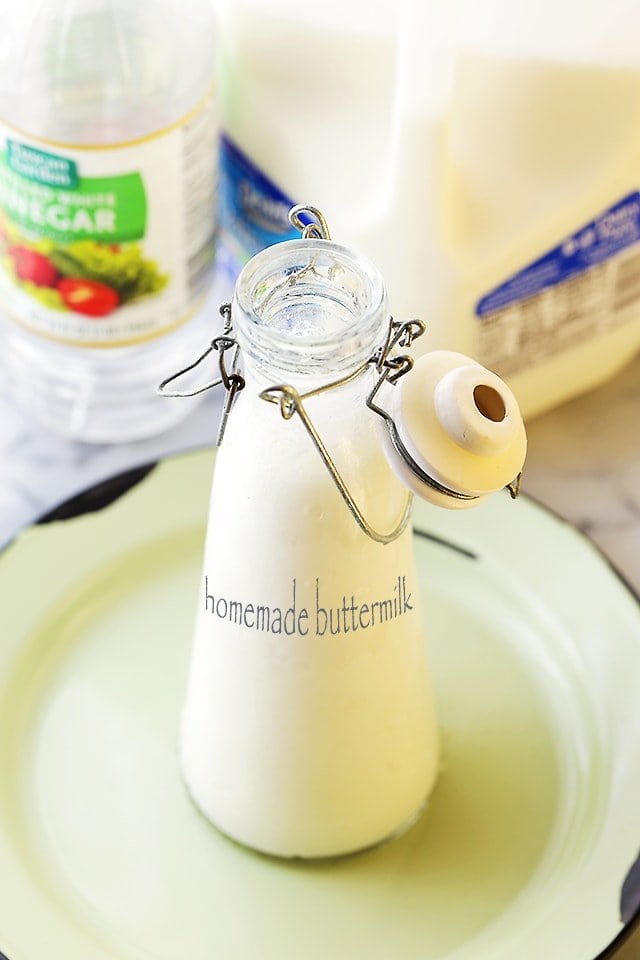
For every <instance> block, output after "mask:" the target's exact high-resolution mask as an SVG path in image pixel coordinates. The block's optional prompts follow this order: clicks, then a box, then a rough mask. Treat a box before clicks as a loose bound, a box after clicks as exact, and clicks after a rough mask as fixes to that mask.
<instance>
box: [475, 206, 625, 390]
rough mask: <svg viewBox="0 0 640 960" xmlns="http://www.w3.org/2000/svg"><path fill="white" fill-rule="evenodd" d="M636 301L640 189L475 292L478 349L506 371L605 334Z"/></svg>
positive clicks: (481, 355) (488, 362) (480, 356)
mask: <svg viewBox="0 0 640 960" xmlns="http://www.w3.org/2000/svg"><path fill="white" fill-rule="evenodd" d="M638 309H640V193H638V192H637V191H636V192H634V193H630V194H628V196H626V197H623V198H622V200H619V201H618V202H617V203H615V204H614V205H613V206H611V207H609V208H608V209H607V210H605V211H604V212H603V213H601V214H599V216H597V217H595V219H593V220H590V221H589V223H587V224H585V225H584V226H583V227H581V228H580V229H579V230H576V232H575V233H572V234H570V235H569V236H567V237H566V238H565V239H564V240H563V241H562V243H560V244H558V246H557V247H554V248H553V249H552V250H550V251H549V252H548V253H545V254H544V256H542V257H540V258H539V259H537V260H534V262H533V263H531V264H529V266H527V267H525V268H524V269H523V270H520V271H518V273H515V274H514V275H513V276H512V277H509V279H508V280H506V281H505V282H504V283H501V284H500V286H497V287H494V289H493V290H491V291H490V292H489V293H487V294H485V295H484V296H483V297H481V298H480V300H478V302H477V304H476V308H475V312H476V316H477V317H478V318H479V320H480V321H481V322H480V324H479V325H478V331H477V333H478V341H477V351H476V353H477V356H478V359H479V360H481V362H482V363H484V364H486V366H488V367H491V368H492V369H494V370H495V371H496V372H497V373H500V374H501V375H502V376H507V375H509V374H512V373H515V372H517V371H518V370H521V369H524V368H525V367H528V366H533V365H535V364H537V363H540V362H542V361H544V360H546V359H547V358H549V357H551V356H553V355H555V354H558V353H561V352H562V351H564V350H569V349H571V348H572V347H574V346H575V345H576V344H578V343H584V342H586V341H587V340H589V339H590V338H592V337H595V336H601V335H604V334H605V333H607V332H609V331H610V330H612V329H613V328H614V327H617V326H620V325H622V324H624V323H627V322H629V321H631V320H633V319H634V317H635V316H637V313H638Z"/></svg>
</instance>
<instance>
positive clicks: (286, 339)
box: [232, 239, 387, 373]
mask: <svg viewBox="0 0 640 960" xmlns="http://www.w3.org/2000/svg"><path fill="white" fill-rule="evenodd" d="M318 260H323V261H325V262H326V261H333V262H334V264H335V265H336V266H337V267H339V268H341V269H343V270H344V271H346V273H347V274H349V275H350V277H351V279H352V280H353V281H354V283H359V284H360V289H359V292H360V294H361V301H362V302H360V303H358V304H357V305H356V304H355V303H354V306H352V307H351V308H349V307H348V305H347V306H345V304H344V303H342V304H341V307H342V308H343V309H342V313H343V314H344V315H345V316H346V319H345V322H344V323H343V324H342V325H341V326H340V327H339V328H337V329H333V330H328V331H324V332H322V331H321V332H319V333H308V332H306V331H301V330H297V331H291V330H287V329H283V328H282V327H280V326H278V325H277V324H273V323H267V322H265V312H266V311H265V310H263V309H262V308H261V306H260V305H259V295H260V291H262V293H264V289H265V287H268V284H269V281H270V280H273V278H274V277H277V276H279V275H280V276H281V277H282V281H281V284H280V286H290V287H291V288H293V286H294V284H295V279H294V282H293V283H290V282H289V280H290V278H292V277H293V278H295V276H296V270H297V271H298V273H299V274H300V275H301V276H303V274H304V271H305V269H307V268H310V267H312V266H313V265H315V264H316V263H317V261H318ZM305 264H306V267H305ZM288 271H290V272H288ZM318 276H319V275H318ZM323 280H324V287H323V285H322V284H319V290H318V295H319V296H322V295H323V294H322V289H324V291H325V293H326V294H328V293H329V292H330V291H331V280H327V279H326V278H323ZM277 289H278V288H277V286H275V287H273V288H272V291H273V290H276V291H277ZM335 289H336V290H337V289H338V287H337V286H336V287H335ZM340 289H342V288H340ZM343 292H344V290H343ZM265 299H267V298H265ZM343 299H345V298H343ZM346 299H348V296H346ZM355 299H356V298H355V294H354V300H355ZM282 303H284V296H283V297H282ZM349 314H350V316H349ZM232 317H233V324H234V330H235V332H236V333H237V334H239V339H240V341H241V343H242V346H243V350H244V351H245V352H246V353H247V354H248V355H249V357H250V358H251V359H253V360H254V361H257V362H258V363H260V362H265V361H266V362H267V363H269V365H270V366H271V365H274V366H276V367H277V368H280V369H283V370H292V369H297V370H298V371H299V372H301V373H303V372H306V371H308V370H315V371H319V370H321V369H327V368H331V369H332V371H333V370H336V371H337V370H344V369H346V368H355V367H356V366H357V365H359V364H361V363H364V362H365V361H366V360H367V359H368V358H369V357H370V356H371V353H372V352H373V349H374V347H375V346H376V345H377V344H378V343H379V342H380V338H381V336H382V335H383V334H384V332H386V324H385V321H386V319H387V295H386V290H385V286H384V282H383V279H382V275H381V274H380V271H379V270H378V268H377V267H376V266H375V264H374V263H373V262H372V261H371V260H370V259H369V258H368V257H366V256H364V255H363V254H360V253H358V252H356V251H354V250H352V249H351V248H349V247H346V246H344V245H342V244H339V243H336V242H335V241H333V240H320V239H307V240H303V239H299V240H297V239H296V240H285V241H283V242H281V243H277V244H273V245H272V246H270V247H266V248H265V249H264V250H261V251H260V253H258V254H256V255H255V256H254V257H253V258H252V259H251V260H250V261H249V262H248V263H247V264H246V265H245V266H244V268H243V269H242V271H241V273H240V275H239V277H238V280H237V282H236V287H235V292H234V298H233V304H232ZM301 361H306V362H305V363H304V365H303V366H304V369H300V365H301Z"/></svg>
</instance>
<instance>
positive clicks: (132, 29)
mask: <svg viewBox="0 0 640 960" xmlns="http://www.w3.org/2000/svg"><path fill="white" fill-rule="evenodd" d="M20 6H21V8H20V10H19V11H16V12H14V13H13V14H12V15H11V17H10V21H9V24H8V30H7V33H6V34H5V38H6V39H5V42H4V43H2V44H0V120H1V121H4V122H5V123H7V124H9V125H11V126H14V127H17V128H18V129H20V130H22V131H24V132H25V133H28V134H31V135H34V136H41V137H44V138H48V139H51V140H53V141H58V142H62V143H70V144H87V145H101V144H104V145H109V144H117V143H122V142H128V141H130V140H134V139H137V138H139V137H143V136H147V135H149V134H152V133H156V132H159V131H161V130H162V129H164V128H166V127H168V126H171V125H172V124H174V123H176V122H177V121H179V120H180V119H181V118H183V117H184V116H185V115H188V114H189V113H190V112H191V111H192V110H193V109H194V107H196V105H197V104H198V102H199V101H200V100H201V99H202V98H203V97H204V96H205V95H206V94H207V92H208V91H209V90H210V88H211V86H212V83H213V75H214V22H213V11H212V9H211V5H210V3H208V2H206V0H190V6H189V17H185V16H184V15H183V13H181V11H180V9H179V6H178V4H177V3H175V0H171V2H168V0H160V2H157V0H155V2H153V3H151V2H148V0H138V2H136V3H135V4H132V3H130V2H126V0H72V2H71V3H69V2H66V3H62V2H57V0H56V2H54V3H51V4H50V3H48V4H47V5H46V7H45V6H44V5H43V4H37V3H34V2H27V3H25V4H24V5H20Z"/></svg>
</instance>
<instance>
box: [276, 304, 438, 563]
mask: <svg viewBox="0 0 640 960" xmlns="http://www.w3.org/2000/svg"><path fill="white" fill-rule="evenodd" d="M424 330H425V325H424V324H423V323H422V322H421V321H420V320H409V321H407V322H406V323H396V322H395V321H394V319H393V317H390V319H389V328H388V330H387V336H386V339H385V342H384V344H383V345H382V347H381V348H380V349H379V350H378V351H376V353H374V354H373V356H372V357H370V359H369V360H367V361H365V362H364V363H363V364H361V365H360V366H359V367H358V368H357V369H356V370H354V371H352V372H351V373H350V374H348V375H347V376H346V377H342V378H341V379H340V380H334V381H332V382H331V383H328V384H324V385H323V386H321V387H317V388H316V389H315V390H310V391H309V392H308V393H304V394H300V393H298V391H297V390H296V389H295V388H294V387H292V386H290V385H289V384H279V385H277V386H274V387H269V388H268V389H266V390H263V391H262V392H261V394H260V398H261V399H262V400H266V401H267V402H269V403H277V404H279V406H280V413H281V414H282V417H283V419H284V420H291V418H292V417H293V416H294V415H295V414H296V413H297V414H298V416H299V417H300V419H301V421H302V423H303V425H304V428H305V430H306V431H307V433H308V434H309V436H310V437H311V440H312V441H313V445H314V446H315V448H316V450H317V451H318V453H319V454H320V456H321V458H322V461H323V463H324V465H325V467H326V468H327V470H328V472H329V474H330V476H331V478H332V480H333V482H334V483H335V485H336V487H337V488H338V491H339V493H340V496H341V497H342V499H343V500H344V502H345V504H346V505H347V507H348V508H349V511H350V513H351V515H352V516H353V518H354V520H355V521H356V523H357V524H358V526H359V527H360V529H361V530H362V531H363V533H365V534H366V535H367V536H368V537H370V538H371V539H372V540H375V541H376V543H382V544H387V543H392V542H393V541H394V540H397V539H398V537H399V536H400V535H401V533H402V532H403V531H404V529H405V528H406V526H407V524H408V522H409V519H410V517H411V507H412V505H413V494H412V493H408V494H407V498H406V501H405V505H404V508H403V511H402V515H401V516H400V518H399V520H398V522H397V523H396V524H395V526H394V527H393V529H391V530H390V531H389V532H388V533H381V532H380V531H378V530H376V529H375V527H373V526H372V525H371V524H370V523H369V521H368V520H367V519H366V517H365V516H364V514H363V513H362V510H361V509H360V508H359V506H358V504H357V503H356V502H355V500H354V498H353V496H352V494H351V492H350V491H349V488H348V486H347V484H346V482H345V481H344V479H343V477H342V476H341V474H340V471H339V470H338V468H337V466H336V464H335V462H334V460H333V459H332V457H331V455H330V454H329V451H328V450H327V448H326V446H325V445H324V443H323V441H322V439H321V437H320V435H319V434H318V431H317V430H316V428H315V426H314V425H313V423H312V421H311V419H310V417H309V414H308V413H307V411H306V410H305V407H304V401H305V400H307V399H309V398H310V397H315V396H318V395H319V394H321V393H326V392H327V391H329V390H334V389H336V388H338V387H343V386H344V385H345V384H347V383H350V382H351V381H352V380H355V378H356V377H358V376H360V374H361V373H364V371H365V370H366V369H367V367H369V366H371V365H374V366H375V368H376V370H377V371H378V373H379V374H380V377H379V379H378V381H377V383H376V386H375V387H374V392H375V391H377V389H379V387H380V386H381V384H382V383H383V382H384V381H385V380H386V381H388V382H390V383H395V382H396V381H397V380H399V379H400V377H402V376H404V374H405V373H408V372H409V370H411V368H412V367H413V360H412V358H411V357H410V356H409V355H408V354H395V355H394V354H393V351H394V349H395V348H396V346H398V345H399V346H402V347H409V346H411V344H412V342H413V341H414V340H415V339H416V337H419V336H421V335H422V334H423V333H424Z"/></svg>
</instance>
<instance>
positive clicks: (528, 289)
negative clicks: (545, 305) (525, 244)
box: [476, 192, 640, 318]
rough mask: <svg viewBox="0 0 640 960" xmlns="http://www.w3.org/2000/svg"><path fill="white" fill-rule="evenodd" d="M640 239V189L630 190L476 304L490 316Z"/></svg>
mask: <svg viewBox="0 0 640 960" xmlns="http://www.w3.org/2000/svg"><path fill="white" fill-rule="evenodd" d="M638 240H640V193H638V192H635V193H630V194H629V195H628V196H627V197H624V198H623V199H622V200H619V201H618V203H616V204H614V206H612V207H609V209H608V210H605V211H604V213H601V214H600V216H599V217H596V218H595V220H591V221H590V222H589V223H587V224H586V225H585V226H584V227H582V228H581V229H580V230H578V231H576V233H572V234H571V235H570V236H568V237H567V238H566V239H565V240H563V242H562V243H561V244H559V245H558V246H557V247H554V248H553V250H550V251H549V253H546V254H545V255H544V256H543V257H540V259H539V260H535V261H534V262H533V263H532V264H530V265H529V266H528V267H525V269H524V270H520V271H519V273H515V274H514V275H513V276H512V277H510V278H509V280H507V281H506V282H505V283H502V284H500V286H499V287H495V288H494V289H493V290H491V292H490V293H487V294H486V295H485V296H484V297H482V299H481V300H479V301H478V303H477V304H476V315H477V316H478V317H481V318H482V317H486V316H487V315H488V314H490V313H493V312H494V311H496V310H501V309H503V308H504V307H507V306H509V305H511V304H513V303H516V302H517V301H520V300H525V299H526V298H528V297H533V296H535V295H536V294H537V293H540V291H541V290H544V289H546V288H547V287H554V286H556V284H558V283H562V282H563V281H565V280H569V279H570V278H571V277H575V276H577V275H578V274H581V273H584V272H585V271H586V270H589V269H591V267H594V266H596V265H597V264H599V263H603V262H604V261H605V260H609V259H610V258H611V257H613V256H615V255H616V254H617V253H619V252H620V251H621V250H624V249H625V248H626V247H629V246H631V244H633V243H637V242H638Z"/></svg>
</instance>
